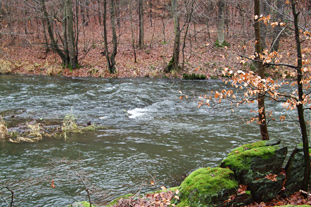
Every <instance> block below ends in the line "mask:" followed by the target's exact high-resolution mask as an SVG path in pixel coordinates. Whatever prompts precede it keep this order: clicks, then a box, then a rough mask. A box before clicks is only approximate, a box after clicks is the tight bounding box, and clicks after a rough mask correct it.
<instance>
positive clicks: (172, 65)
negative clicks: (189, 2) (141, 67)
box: [164, 0, 180, 73]
mask: <svg viewBox="0 0 311 207" xmlns="http://www.w3.org/2000/svg"><path fill="white" fill-rule="evenodd" d="M171 4H172V9H173V15H174V33H175V39H174V48H173V57H172V59H171V60H170V62H169V63H168V65H167V66H166V68H165V69H164V72H166V73H169V72H171V71H172V70H174V69H175V70H177V69H178V64H179V52H180V25H179V14H178V3H177V0H172V2H171Z"/></svg>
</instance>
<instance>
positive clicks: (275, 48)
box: [271, 0, 284, 52]
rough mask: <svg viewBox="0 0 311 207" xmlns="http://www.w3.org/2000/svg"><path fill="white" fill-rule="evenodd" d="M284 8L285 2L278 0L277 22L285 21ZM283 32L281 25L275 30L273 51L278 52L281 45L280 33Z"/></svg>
mask: <svg viewBox="0 0 311 207" xmlns="http://www.w3.org/2000/svg"><path fill="white" fill-rule="evenodd" d="M283 6H284V2H283V1H282V0H277V1H276V7H277V10H278V11H277V13H276V15H275V16H276V17H275V19H276V21H277V22H279V23H280V22H282V21H283V15H282V13H283ZM281 31H282V28H281V26H280V25H277V26H275V27H274V28H273V41H272V45H271V47H272V48H271V51H272V52H273V51H278V49H279V43H280V35H279V33H280V32H281Z"/></svg>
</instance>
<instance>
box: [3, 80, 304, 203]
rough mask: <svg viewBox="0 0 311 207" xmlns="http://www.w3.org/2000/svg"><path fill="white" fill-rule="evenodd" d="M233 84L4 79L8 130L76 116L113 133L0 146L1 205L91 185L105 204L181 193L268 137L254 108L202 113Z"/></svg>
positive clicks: (77, 197)
mask: <svg viewBox="0 0 311 207" xmlns="http://www.w3.org/2000/svg"><path fill="white" fill-rule="evenodd" d="M228 87H229V88H230V86H227V85H225V84H224V83H222V82H221V81H216V80H208V81H182V80H167V79H148V78H138V79H91V78H64V77H39V76H18V75H16V76H13V75H0V115H2V116H3V118H4V119H5V121H7V123H8V125H9V126H10V125H14V123H16V122H18V121H21V120H22V121H25V120H28V121H30V120H33V119H35V120H59V121H61V120H62V119H63V118H64V117H65V116H66V115H68V114H72V115H74V116H75V117H76V118H77V122H78V123H80V124H86V123H87V122H89V121H91V122H92V123H94V124H96V125H103V126H106V127H107V128H106V129H99V130H96V131H95V132H88V133H85V134H76V135H73V136H71V137H69V138H68V139H66V140H64V139H45V140H43V141H40V142H38V143H22V144H12V143H0V206H8V205H7V203H6V202H5V201H4V199H6V200H7V201H8V202H10V195H11V194H10V191H9V190H8V189H7V188H6V187H9V189H10V190H12V191H14V202H15V205H16V206H24V207H27V206H31V207H33V206H64V205H66V204H70V203H73V202H75V201H81V200H87V197H86V191H85V186H86V187H87V188H90V189H91V198H92V200H93V202H95V203H97V204H100V205H104V204H105V203H107V202H108V201H110V200H112V199H113V198H116V197H118V196H120V195H124V194H128V193H133V194H135V193H137V192H142V193H144V192H148V191H153V190H158V189H160V187H161V186H162V185H163V186H166V187H173V186H175V185H178V184H179V182H180V181H181V180H182V178H183V177H184V176H185V175H186V174H188V173H189V172H191V171H192V170H194V169H197V168H200V167H215V166H217V165H218V164H219V163H220V161H221V160H222V159H223V158H224V157H225V156H226V155H227V153H228V152H230V151H231V150H232V149H233V148H235V147H237V146H239V145H242V144H244V143H249V142H253V141H257V140H259V139H260V135H259V127H258V126H257V125H256V124H246V121H248V120H249V119H250V117H251V115H252V114H251V113H250V110H251V109H256V104H252V105H243V106H242V107H239V108H236V109H234V110H235V111H234V112H233V111H231V110H230V109H229V108H230V105H229V104H228V103H226V101H224V102H223V104H222V105H219V106H217V107H216V108H214V107H213V108H212V107H201V108H198V107H197V106H198V102H199V96H200V95H201V94H206V93H207V91H210V90H222V89H224V88H228ZM180 92H183V93H184V94H187V95H188V99H185V98H183V99H180V96H181V94H180ZM236 93H237V96H241V95H242V93H241V92H239V91H236ZM268 110H275V111H276V113H275V115H276V117H278V116H279V115H281V114H282V115H288V114H292V115H294V116H295V111H294V112H286V111H285V110H284V109H283V107H282V105H281V104H280V103H273V102H270V103H269V102H268ZM276 119H277V118H276ZM269 130H270V137H271V138H280V139H282V140H283V143H284V144H286V145H290V146H293V145H295V144H296V143H297V142H298V140H299V131H298V127H297V126H296V125H295V124H293V122H282V123H280V122H277V121H275V122H271V123H270V124H269ZM52 180H53V181H54V185H55V188H52V187H51V182H52ZM151 181H153V182H155V184H154V185H151V183H150V182H151ZM83 183H85V186H84V185H83ZM1 197H2V198H1ZM3 198H4V199H3Z"/></svg>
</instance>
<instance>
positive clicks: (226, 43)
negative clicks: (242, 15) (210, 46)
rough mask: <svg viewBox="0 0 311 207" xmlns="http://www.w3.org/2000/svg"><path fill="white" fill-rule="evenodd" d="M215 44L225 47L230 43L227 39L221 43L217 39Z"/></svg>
mask: <svg viewBox="0 0 311 207" xmlns="http://www.w3.org/2000/svg"><path fill="white" fill-rule="evenodd" d="M215 46H216V47H225V46H230V44H229V43H228V42H226V41H224V42H223V43H222V44H219V42H218V40H216V41H215Z"/></svg>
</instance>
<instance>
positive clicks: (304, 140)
mask: <svg viewBox="0 0 311 207" xmlns="http://www.w3.org/2000/svg"><path fill="white" fill-rule="evenodd" d="M291 4H292V13H293V16H294V25H295V41H296V52H297V86H298V103H297V111H298V119H299V125H300V130H301V136H302V143H303V152H304V162H305V171H304V178H303V184H302V186H301V188H302V190H304V191H308V185H309V179H310V154H309V142H308V134H307V126H306V122H305V119H304V110H303V96H304V93H303V84H302V78H303V73H302V52H301V42H300V36H299V25H298V16H299V13H297V12H296V1H295V0H291Z"/></svg>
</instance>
